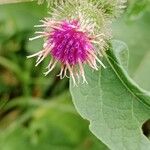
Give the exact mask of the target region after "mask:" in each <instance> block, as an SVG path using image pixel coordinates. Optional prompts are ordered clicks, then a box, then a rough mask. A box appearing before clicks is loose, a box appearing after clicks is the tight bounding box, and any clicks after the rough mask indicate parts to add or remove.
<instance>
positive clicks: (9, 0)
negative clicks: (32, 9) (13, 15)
mask: <svg viewBox="0 0 150 150" xmlns="http://www.w3.org/2000/svg"><path fill="white" fill-rule="evenodd" d="M28 1H32V0H0V5H1V4H9V3H19V2H28Z"/></svg>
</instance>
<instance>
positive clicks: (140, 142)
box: [70, 41, 150, 150]
mask: <svg viewBox="0 0 150 150" xmlns="http://www.w3.org/2000/svg"><path fill="white" fill-rule="evenodd" d="M125 50H127V46H126V45H125V44H124V43H123V42H119V41H113V42H112V47H111V48H110V49H109V50H108V51H107V57H106V58H105V60H104V64H105V65H106V66H107V69H101V70H99V71H97V72H92V71H91V69H89V68H88V67H86V68H85V72H86V73H85V75H86V78H87V81H88V84H79V86H78V87H75V86H73V84H72V82H70V83H71V84H70V91H71V94H72V98H73V102H74V105H75V107H76V109H77V111H78V112H79V113H80V115H81V116H82V117H83V118H85V119H87V120H89V122H90V130H91V131H92V132H93V133H94V135H96V137H98V138H99V139H100V140H101V141H102V142H104V143H105V144H106V145H107V146H108V147H109V148H110V149H112V150H145V149H150V142H149V140H148V139H147V138H146V137H145V136H144V135H143V134H142V130H141V127H142V124H143V123H144V122H145V121H146V120H148V119H149V118H150V96H149V93H147V92H145V91H143V90H142V89H140V87H138V86H137V85H136V84H135V83H134V82H133V81H132V80H131V78H130V77H129V76H128V74H127V72H126V71H125V69H124V68H123V66H122V61H123V63H126V61H127V58H126V60H125V59H122V58H121V59H120V57H122V56H121V55H119V54H118V53H120V52H122V51H125ZM126 56H127V55H126Z"/></svg>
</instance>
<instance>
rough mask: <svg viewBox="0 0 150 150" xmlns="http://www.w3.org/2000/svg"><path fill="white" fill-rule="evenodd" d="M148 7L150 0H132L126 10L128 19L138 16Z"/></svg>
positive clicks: (149, 6) (134, 18)
mask: <svg viewBox="0 0 150 150" xmlns="http://www.w3.org/2000/svg"><path fill="white" fill-rule="evenodd" d="M149 8H150V0H132V1H131V4H130V5H129V8H128V11H127V17H128V18H129V19H130V20H136V19H138V18H140V17H141V16H142V15H143V14H144V13H145V12H146V11H147V10H148V9H149Z"/></svg>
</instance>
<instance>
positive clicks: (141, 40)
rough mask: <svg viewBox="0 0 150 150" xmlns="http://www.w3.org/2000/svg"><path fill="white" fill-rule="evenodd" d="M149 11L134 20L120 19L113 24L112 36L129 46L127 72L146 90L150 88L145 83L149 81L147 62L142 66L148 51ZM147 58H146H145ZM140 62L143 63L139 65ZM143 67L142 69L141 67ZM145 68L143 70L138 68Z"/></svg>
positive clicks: (149, 38)
mask: <svg viewBox="0 0 150 150" xmlns="http://www.w3.org/2000/svg"><path fill="white" fill-rule="evenodd" d="M149 20H150V13H147V14H145V15H144V16H143V17H142V18H140V19H138V20H136V21H134V22H132V23H131V22H130V23H129V22H125V19H124V18H123V19H120V20H118V21H117V22H115V23H114V24H113V34H114V37H115V38H117V39H120V40H122V41H124V42H125V43H127V45H128V47H129V50H130V51H129V54H130V55H129V56H130V59H129V69H128V70H129V73H130V75H131V77H132V78H133V79H134V80H135V81H136V82H137V83H139V84H140V86H142V88H144V89H146V90H150V84H148V82H147V83H145V81H146V80H147V81H149V76H148V74H150V72H148V70H149V69H148V66H147V65H148V64H147V65H146V66H147V67H146V66H144V64H143V63H145V58H147V55H148V54H149V51H150V46H149V41H150V36H149V34H150V30H149V26H150V21H149ZM147 59H148V58H147ZM141 64H143V65H142V66H141ZM142 67H143V69H142ZM139 68H140V69H139ZM144 68H145V69H146V70H147V72H146V73H145V72H143V73H142V71H140V72H139V70H144Z"/></svg>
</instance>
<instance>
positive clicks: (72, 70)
mask: <svg viewBox="0 0 150 150" xmlns="http://www.w3.org/2000/svg"><path fill="white" fill-rule="evenodd" d="M41 22H42V23H43V24H42V25H36V26H35V27H43V28H44V31H43V32H36V33H37V34H39V35H38V36H36V37H34V38H30V40H34V39H37V38H45V43H44V44H43V49H42V50H41V51H39V52H37V53H35V54H33V55H30V56H28V58H31V57H37V61H36V65H35V66H38V65H39V64H40V63H41V62H42V61H43V60H44V58H46V57H48V56H51V60H50V62H49V64H48V66H47V69H48V70H47V72H45V73H44V74H45V75H47V74H49V73H50V72H51V71H52V70H53V69H54V68H55V66H56V64H57V63H60V64H61V70H60V73H59V75H58V76H60V78H61V79H62V78H64V77H65V76H67V72H69V76H70V77H71V78H72V79H73V82H74V84H76V79H78V80H80V77H82V79H83V83H84V82H87V81H86V78H85V74H84V69H83V64H88V65H89V66H90V67H91V68H93V69H94V70H98V66H97V62H98V63H100V64H101V66H103V67H104V68H105V66H104V64H103V63H102V61H101V60H100V59H99V58H98V56H97V54H100V56H102V53H101V52H100V51H97V50H96V49H95V43H96V39H97V38H99V37H101V36H103V35H101V34H99V35H97V36H93V35H91V34H90V28H92V27H91V25H89V26H88V25H86V24H84V25H83V22H81V20H80V19H79V18H78V19H72V20H61V21H54V20H50V19H47V18H45V19H44V20H41Z"/></svg>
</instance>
